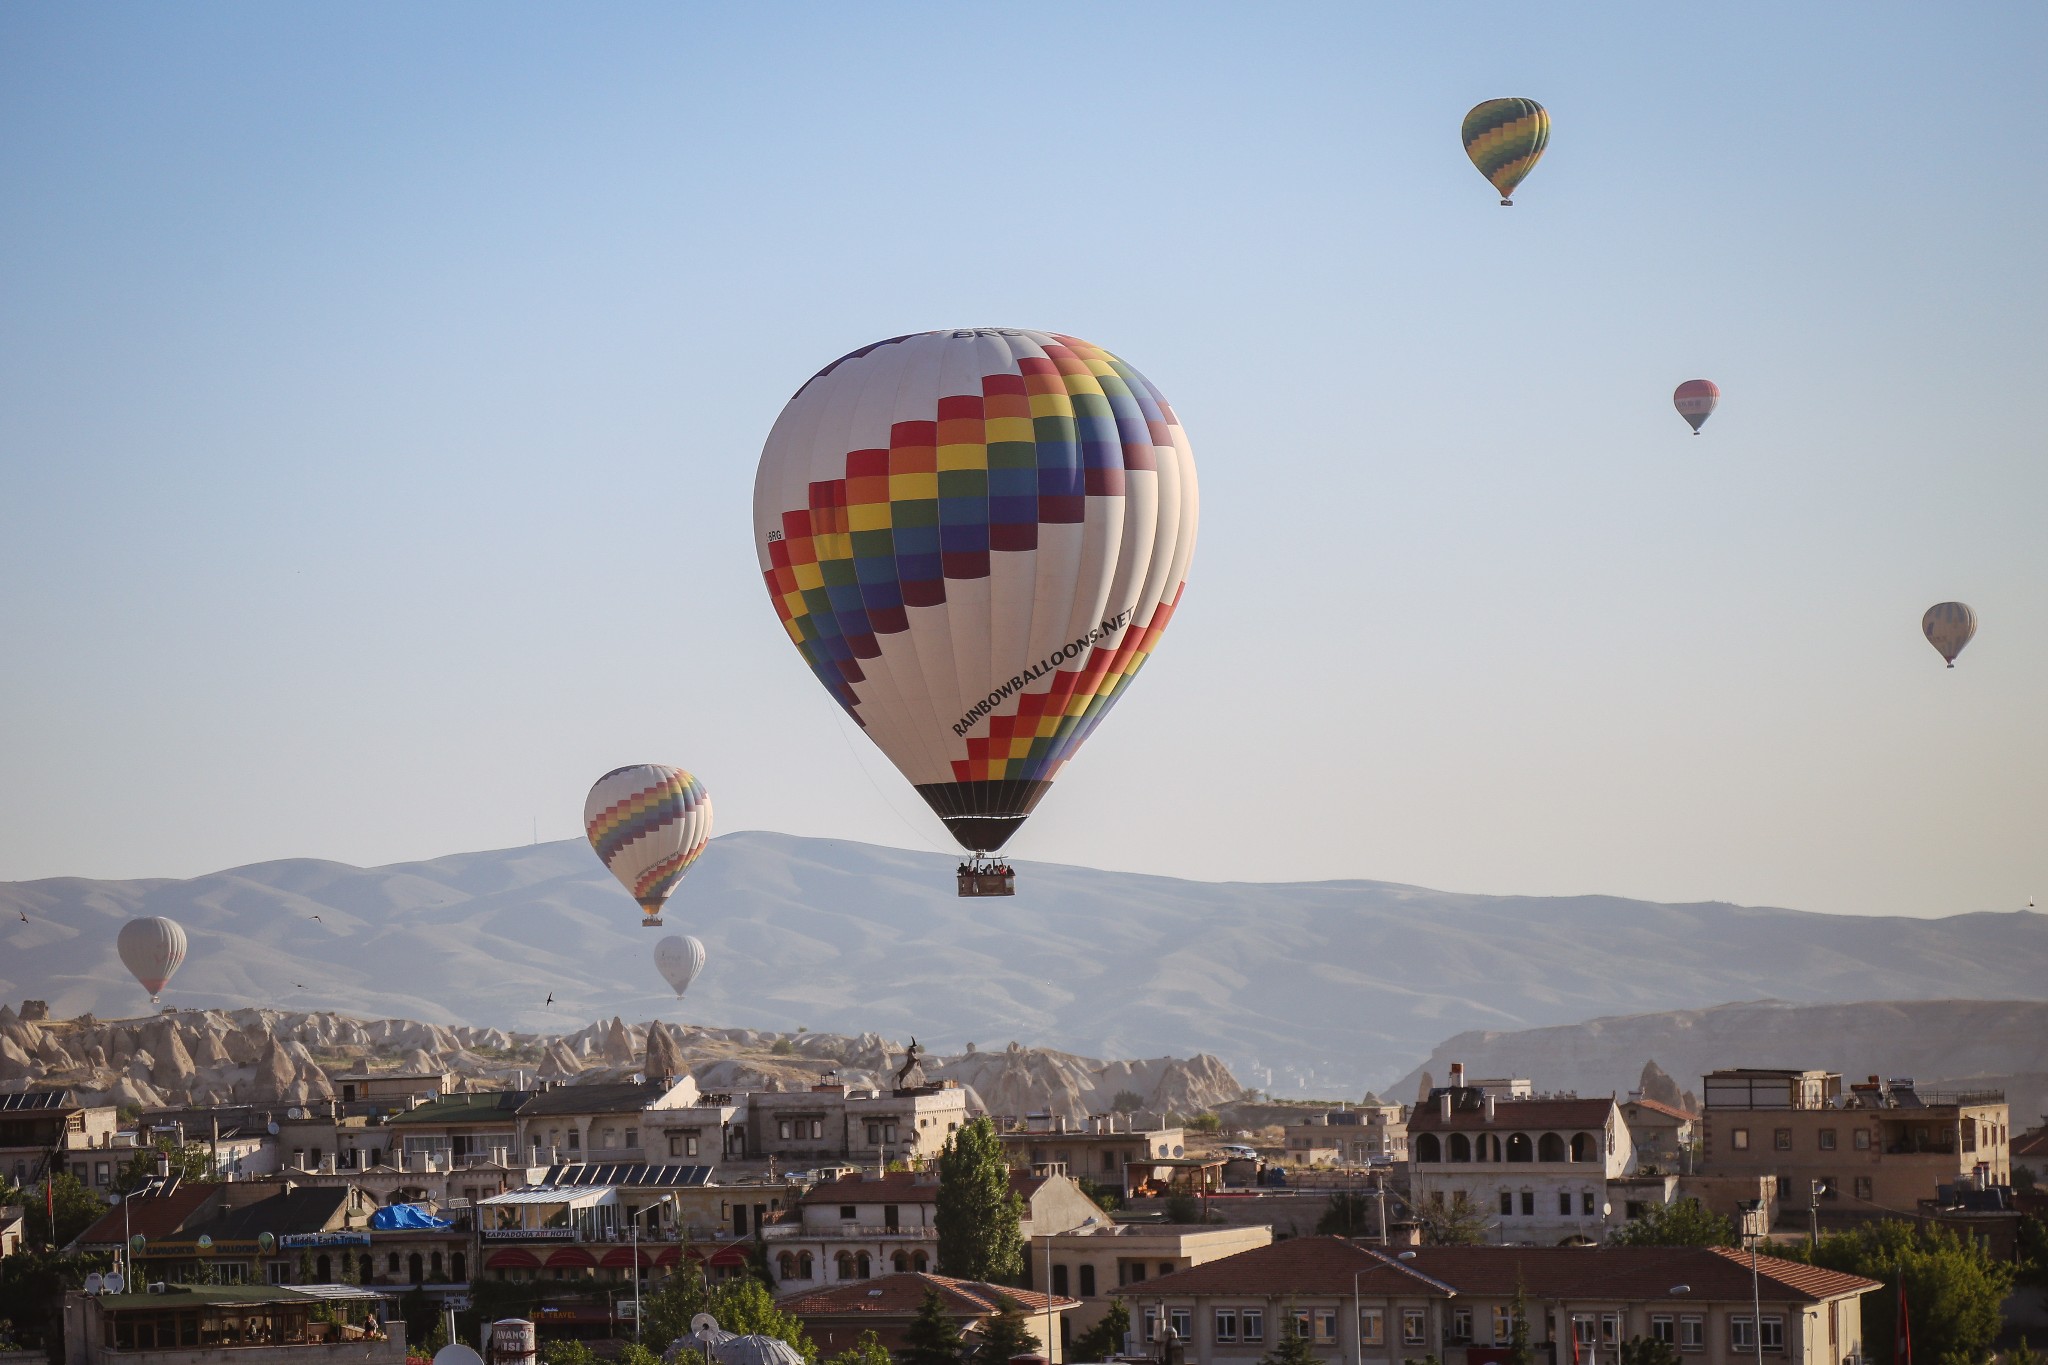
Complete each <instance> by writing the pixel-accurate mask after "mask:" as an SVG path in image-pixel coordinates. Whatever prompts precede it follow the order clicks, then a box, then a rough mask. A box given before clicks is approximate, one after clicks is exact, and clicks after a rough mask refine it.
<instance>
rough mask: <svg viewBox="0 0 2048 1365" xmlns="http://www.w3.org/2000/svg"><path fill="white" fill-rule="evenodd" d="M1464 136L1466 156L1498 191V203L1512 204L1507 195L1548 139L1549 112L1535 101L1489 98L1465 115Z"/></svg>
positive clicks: (1531, 168) (1532, 168)
mask: <svg viewBox="0 0 2048 1365" xmlns="http://www.w3.org/2000/svg"><path fill="white" fill-rule="evenodd" d="M1464 138H1465V155H1466V156H1469V157H1471V158H1472V164H1473V165H1475V166H1477V167H1478V168H1479V173H1480V174H1481V175H1483V176H1485V177H1486V178H1487V179H1488V180H1490V181H1492V182H1493V187H1494V188H1495V189H1497V190H1499V191H1500V202H1501V203H1502V204H1512V203H1514V202H1515V201H1514V200H1513V199H1511V198H1509V197H1508V196H1509V195H1512V194H1513V193H1514V192H1515V186H1517V185H1519V184H1521V183H1522V177H1524V176H1526V175H1528V174H1529V172H1530V171H1532V170H1535V169H1536V162H1537V160H1538V159H1539V158H1540V157H1542V155H1543V148H1544V146H1545V144H1547V143H1548V142H1549V141H1550V113H1549V111H1548V110H1546V109H1545V108H1544V107H1543V106H1542V105H1540V104H1538V103H1537V102H1536V101H1535V100H1520V99H1506V100H1488V101H1486V103H1484V104H1476V105H1474V106H1472V112H1471V113H1469V114H1467V115H1465V131H1464Z"/></svg>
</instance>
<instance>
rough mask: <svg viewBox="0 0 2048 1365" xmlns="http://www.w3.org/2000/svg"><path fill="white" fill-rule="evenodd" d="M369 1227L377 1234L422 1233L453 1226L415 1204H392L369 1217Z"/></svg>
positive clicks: (444, 1219)
mask: <svg viewBox="0 0 2048 1365" xmlns="http://www.w3.org/2000/svg"><path fill="white" fill-rule="evenodd" d="M370 1226H371V1227H373V1228H375V1229H377V1230H378V1231H379V1232H394V1231H400V1232H407V1231H412V1232H416V1231H422V1230H426V1229H429V1228H445V1227H452V1226H454V1225H453V1224H452V1223H450V1222H449V1221H448V1220H447V1219H446V1218H436V1217H434V1215H433V1214H431V1213H428V1212H427V1211H426V1210H425V1209H423V1208H421V1207H420V1206H419V1205H417V1204H393V1205H391V1206H390V1207H388V1208H381V1209H378V1210H377V1211H376V1212H375V1213H373V1214H371V1215H370Z"/></svg>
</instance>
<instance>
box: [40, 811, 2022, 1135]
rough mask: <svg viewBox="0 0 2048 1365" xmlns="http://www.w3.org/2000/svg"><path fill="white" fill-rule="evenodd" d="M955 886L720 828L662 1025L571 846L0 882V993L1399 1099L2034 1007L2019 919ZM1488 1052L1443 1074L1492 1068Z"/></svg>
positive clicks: (1031, 871) (1049, 876) (879, 856)
mask: <svg viewBox="0 0 2048 1365" xmlns="http://www.w3.org/2000/svg"><path fill="white" fill-rule="evenodd" d="M952 871H953V860H952V859H950V858H948V857H946V856H944V855H940V854H931V853H916V852H910V851H906V850H901V849H893V848H880V847H875V846H871V845H865V844H857V843H849V842H842V841H834V840H823V839H804V838H796V837H792V836H788V835H780V834H771V833H755V832H746V833H738V834H730V835H726V836H723V837H721V838H719V839H717V840H715V841H714V842H713V844H712V847H711V849H710V851H709V852H708V853H707V854H706V855H705V857H704V859H703V860H702V862H701V863H700V864H699V865H698V867H697V868H696V869H695V870H694V871H692V873H691V874H690V877H689V879H688V881H687V882H686V883H685V884H684V886H683V889H682V891H681V893H680V894H679V895H678V897H677V898H676V900H675V901H674V902H673V903H672V904H671V907H670V910H669V914H668V921H669V926H670V929H671V931H683V932H689V933H694V934H696V935H698V936H699V937H700V938H702V939H703V940H704V942H705V944H706V945H707V947H708V948H709V951H710V964H709V966H708V967H707V968H706V970H705V972H704V974H703V976H702V977H701V978H700V979H699V980H698V982H697V983H696V985H695V986H693V987H692V988H691V991H690V994H689V997H688V999H687V1000H686V1001H684V1002H682V1003H681V1004H680V1005H679V1004H678V1002H676V1001H675V999H674V997H673V996H672V995H671V994H670V992H669V991H668V990H667V988H666V987H665V986H664V985H663V984H662V982H661V981H660V979H659V978H658V977H657V976H656V975H655V971H654V967H653V963H652V961H651V956H650V950H651V948H652V944H653V942H654V940H655V939H657V938H659V937H660V936H661V935H660V934H659V933H657V932H656V931H654V930H651V929H643V928H641V927H640V925H639V922H638V915H637V913H636V912H635V910H634V908H633V907H632V905H631V904H630V903H629V902H628V901H627V899H626V897H625V895H624V893H623V892H622V891H621V890H620V889H619V887H618V886H617V884H616V883H614V882H613V881H612V880H611V879H610V877H609V876H608V875H607V874H606V873H605V872H604V871H603V869H602V868H601V867H599V865H598V863H597V860H596V859H595V857H594V856H593V855H592V854H591V852H590V850H589V848H588V847H587V846H586V845H584V844H583V843H581V842H577V841H565V842H559V843H550V844H540V845H535V846H532V847H525V848H509V849H498V850H492V851H489V852H482V853H468V854H458V855H453V856H450V857H445V858H438V859H434V860H432V861H428V862H419V863H408V864H398V865H394V866H390V867H381V868H358V867H351V866H347V865H344V864H340V863H332V862H320V861H314V860H310V859H293V860H286V861H280V862H272V863H262V864H256V865H253V866H250V867H242V868H234V869H229V870H227V871H223V872H218V873H213V874H210V875H208V876H203V877H195V878H191V879H186V880H139V881H89V880H83V879H73V878H60V879H52V880H46V881H38V882H20V883H8V884H0V999H7V1000H12V1001H16V1002H19V1001H20V1000H21V999H22V998H24V997H35V998H40V999H46V1000H47V1001H48V1002H49V1004H50V1007H51V1010H52V1012H53V1013H54V1014H56V1015H59V1016H64V1015H75V1014H80V1013H83V1012H86V1011H91V1012H94V1013H96V1014H98V1015H101V1016H134V1015H138V1014H142V1013H145V1012H148V1010H149V1006H148V1001H147V997H146V996H145V995H144V994H143V993H142V992H141V990H140V989H139V988H138V987H137V986H136V985H135V983H134V982H133V981H132V980H131V979H130V978H129V977H128V975H127V973H126V972H125V971H123V970H122V968H121V966H120V964H119V962H118V961H117V960H116V959H115V956H114V952H113V939H114V934H115V931H116V930H117V929H118V928H119V927H120V925H121V923H122V922H123V921H124V920H126V919H128V918H130V917H132V916H135V915H145V914H162V915H168V916H170V917H171V918H173V919H176V920H178V921H179V922H180V923H182V924H183V925H184V926H185V928H186V930H187V932H188V933H189V934H190V937H191V955H190V957H189V958H188V960H187V961H186V963H185V965H184V967H183V969H182V970H181V971H180V972H179V974H178V976H177V977H176V979H175V980H174V981H173V982H172V983H171V986H170V988H169V990H168V992H167V993H166V997H165V1003H166V1004H174V1005H178V1006H180V1007H185V1008H214V1009H220V1010H230V1011H232V1010H242V1009H246V1008H248V1007H251V1006H259V1005H260V1006H273V1007H278V1008H280V1009H283V1010H286V1011H300V1012H306V1011H319V1010H330V1011H337V1012H341V1013H345V1014H349V1015H353V1016H358V1017H361V1018H365V1019H376V1018H383V1017H398V1018H407V1019H417V1020H422V1021H426V1022H429V1023H437V1024H442V1025H451V1026H452V1025H469V1026H473V1027H476V1028H497V1029H502V1030H508V1031H524V1032H531V1033H541V1032H546V1033H562V1034H568V1033H572V1032H574V1031H575V1030H578V1029H580V1028H583V1027H584V1026H585V1025H588V1024H590V1023H591V1022H593V1021H604V1020H609V1019H611V1018H612V1017H613V1016H615V1015H621V1016H623V1017H624V1018H626V1019H639V1020H646V1019H649V1018H662V1019H667V1020H670V1021H678V1020H680V1021H685V1022H695V1023H703V1024H713V1025H717V1026H718V1027H720V1028H730V1029H753V1030H768V1031H793V1030H794V1029H796V1028H797V1027H798V1026H800V1025H801V1026H805V1027H808V1028H809V1029H811V1030H813V1031H818V1032H829V1033H838V1034H845V1035H858V1034H862V1033H866V1032H873V1033H877V1034H882V1035H886V1036H888V1037H891V1038H896V1039H899V1040H907V1039H908V1038H910V1037H911V1036H916V1037H917V1038H918V1039H919V1040H920V1041H921V1042H923V1043H924V1044H925V1045H926V1046H927V1047H929V1048H933V1049H935V1050H938V1051H944V1052H948V1053H960V1052H964V1050H965V1047H966V1044H967V1043H969V1042H973V1043H975V1044H977V1046H978V1048H979V1049H981V1050H983V1051H996V1050H999V1049H1002V1048H1003V1047H1004V1046H1005V1045H1006V1044H1007V1043H1008V1042H1009V1041H1011V1040H1018V1041H1021V1042H1024V1043H1027V1044H1031V1045H1034V1046H1038V1047H1043V1048H1051V1049H1057V1050H1060V1051H1063V1052H1068V1053H1074V1054H1079V1055H1083V1056H1087V1057H1153V1058H1157V1057H1164V1056H1169V1055H1170V1056H1177V1057H1190V1056H1192V1055H1194V1054H1197V1053H1210V1054H1214V1056H1216V1057H1217V1058H1220V1059H1221V1060H1222V1062H1223V1063H1225V1064H1227V1065H1228V1067H1229V1068H1230V1070H1231V1071H1232V1072H1233V1073H1234V1074H1235V1076H1236V1078H1237V1080H1239V1081H1242V1082H1243V1083H1244V1084H1246V1085H1249V1086H1254V1087H1257V1088H1260V1089H1264V1090H1268V1091H1271V1092H1275V1093H1281V1094H1300V1093H1308V1094H1315V1095H1322V1096H1328V1097H1332V1098H1335V1097H1341V1096H1356V1095H1358V1094H1360V1093H1362V1092H1363V1091H1364V1090H1365V1089H1366V1088H1367V1087H1368V1086H1376V1087H1380V1088H1388V1089H1393V1090H1395V1091H1396V1092H1398V1087H1397V1086H1396V1080H1397V1078H1398V1077H1400V1076H1401V1075H1402V1073H1404V1072H1410V1070H1411V1068H1413V1067H1414V1066H1415V1064H1416V1062H1417V1060H1418V1059H1419V1058H1422V1057H1425V1056H1427V1055H1428V1054H1429V1053H1430V1052H1431V1050H1432V1049H1433V1048H1435V1047H1436V1046H1437V1044H1438V1043H1439V1042H1440V1041H1441V1040H1443V1039H1444V1038H1446V1037H1447V1036H1450V1035H1454V1034H1464V1033H1468V1032H1471V1031H1478V1032H1482V1033H1489V1034H1501V1035H1506V1034H1511V1033H1514V1032H1515V1031H1519V1030H1525V1029H1529V1028H1535V1027H1542V1026H1548V1025H1564V1024H1578V1023H1580V1022H1581V1021H1584V1020H1587V1019H1589V1018H1592V1017H1593V1016H1599V1015H1628V1014H1639V1013H1641V1012H1643V1011H1651V1010H1655V1011H1670V1010H1695V1009H1701V1008H1704V1007H1708V1006H1713V1005H1718V1004H1721V1003H1722V1002H1725V1001H1729V1000H1745V999H1748V1000H1753V999H1757V998H1760V997H1773V998H1778V999H1786V1000H1794V1001H1800V1002H1814V1003H1823V1002H1840V1003H1846V1002H1853V1001H1868V1000H1891V1001H1915V1000H1923V1001H1924V1000H1986V1001H1998V1000H2029V1001H2041V1000H2043V999H2044V998H2048V916H2042V915H2038V914H2028V913H2014V914H1975V915H1960V916H1954V917H1951V918H1947V919H1940V920H1921V919H1905V918H1875V917H1862V916H1849V915H1821V914H1812V913H1804V912H1800V911H1794V910H1780V909H1768V908H1754V907H1743V906H1734V905H1726V904H1717V903H1706V904H1695V905H1661V904H1654V903H1649V902H1643V901H1630V900H1623V899H1619V898H1615V897H1605V896H1576V897H1550V898H1543V897H1523V896H1479V895H1466V894H1460V893H1455V892H1443V891H1431V890H1425V889H1422V888H1419V887H1410V886H1400V885H1395V884H1391V883H1384V882H1369V881H1349V882H1322V883H1291V884H1252V883H1206V882H1192V881H1180V880H1175V879H1172V878H1166V877H1151V876H1139V875H1134V874H1127V873H1115V872H1101V871H1096V870H1093V869H1088V868H1080V867H1068V866H1060V865H1053V864H1034V863H1026V864H1020V866H1019V891H1018V894H1017V896H1016V897H1015V898H1014V899H1009V900H960V899H957V898H956V897H955V896H954V894H953V878H952ZM22 914H26V915H27V916H28V922H27V923H23V922H22V920H21V915H22ZM315 915H317V916H318V917H319V918H318V919H317V920H316V919H314V916H315ZM550 993H552V995H553V997H554V1003H553V1005H552V1006H549V1005H547V1004H545V1003H544V1002H545V1001H546V999H547V997H548V996H549V995H550ZM1709 1013H1711V1011H1709ZM1588 1027H1591V1026H1590V1025H1588ZM2036 1036H2037V1037H2038V1036H2040V1034H2039V1033H2037V1034H2036ZM1630 1046H1634V1044H1632V1043H1631V1044H1630ZM1482 1055H1483V1054H1481V1053H1479V1052H1476V1051H1475V1052H1473V1053H1472V1054H1471V1055H1467V1056H1465V1057H1463V1058H1462V1060H1464V1061H1466V1062H1467V1063H1468V1065H1472V1066H1474V1067H1476V1068H1477V1069H1479V1070H1482V1071H1483V1070H1486V1069H1487V1067H1486V1066H1485V1065H1483V1064H1482V1061H1481V1058H1482ZM1644 1055H1649V1056H1655V1057H1656V1058H1657V1060H1658V1061H1659V1062H1660V1063H1661V1064H1663V1065H1664V1066H1665V1067H1666V1069H1667V1070H1670V1071H1671V1072H1672V1074H1673V1075H1674V1076H1677V1077H1678V1078H1679V1079H1680V1081H1681V1083H1685V1084H1693V1083H1694V1082H1691V1081H1688V1080H1687V1079H1686V1073H1685V1070H1684V1067H1685V1065H1686V1063H1685V1062H1684V1060H1683V1058H1682V1057H1681V1056H1680V1054H1679V1053H1678V1051H1677V1050H1676V1049H1675V1048H1673V1047H1670V1046H1668V1045H1665V1046H1664V1047H1663V1050H1659V1048H1658V1046H1650V1047H1649V1050H1648V1052H1647V1053H1644V1052H1642V1051H1641V1049H1638V1050H1637V1055H1635V1056H1634V1059H1633V1062H1632V1065H1633V1066H1634V1067H1636V1068H1640V1066H1641V1062H1642V1058H1643V1056H1644ZM1859 1055H1860V1054H1859ZM1717 1058H1718V1054H1717ZM1725 1060H1740V1059H1725ZM1801 1060H1802V1059H1800V1058H1794V1059H1792V1061H1793V1062H1795V1063H1797V1062H1800V1061H1801ZM1715 1064H1722V1060H1717V1061H1716V1062H1715ZM1813 1064H1815V1065H1829V1066H1832V1065H1836V1064H1837V1062H1836V1061H1831V1060H1828V1059H1826V1058H1815V1059H1813ZM1841 1064H1842V1065H1848V1062H1847V1060H1846V1059H1842V1061H1841ZM1912 1064H1913V1063H1911V1062H1910V1061H1907V1062H1899V1061H1894V1062H1891V1063H1887V1065H1889V1066H1891V1067H1892V1068H1894V1069H1896V1068H1898V1067H1899V1066H1902V1065H1912ZM1602 1065H1605V1064H1604V1063H1603V1064H1602ZM1859 1065H1860V1063H1859ZM1873 1069H1882V1067H1878V1066H1877V1065H1876V1064H1875V1062H1873ZM1577 1074H1578V1073H1577V1072H1573V1073H1571V1075H1572V1076H1576V1075H1577ZM1585 1074H1586V1075H1587V1076H1589V1077H1591V1076H1593V1075H1594V1074H1595V1072H1593V1071H1591V1070H1589V1071H1587V1072H1586V1073H1585ZM1597 1074H1598V1075H1600V1076H1605V1075H1607V1074H1608V1071H1605V1070H1603V1071H1599V1072H1598V1073H1597ZM1539 1079H1541V1080H1543V1081H1544V1082H1545V1083H1546V1084H1551V1085H1556V1086H1564V1085H1579V1086H1580V1087H1581V1088H1607V1086H1608V1085H1609V1084H1611V1083H1612V1082H1608V1081H1598V1082H1595V1081H1592V1080H1587V1081H1579V1080H1575V1079H1569V1078H1568V1077H1567V1076H1566V1074H1565V1073H1563V1072H1560V1073H1559V1074H1558V1075H1555V1076H1552V1075H1547V1074H1546V1075H1545V1076H1543V1077H1540V1078H1539ZM1631 1079H1632V1078H1631ZM1398 1097H1399V1098H1404V1099H1405V1098H1409V1095H1408V1094H1406V1093H1399V1095H1398Z"/></svg>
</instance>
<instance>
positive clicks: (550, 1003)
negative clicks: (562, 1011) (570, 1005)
mask: <svg viewBox="0 0 2048 1365" xmlns="http://www.w3.org/2000/svg"><path fill="white" fill-rule="evenodd" d="M554 1003H555V993H554V992H553V991H549V992H548V1002H547V1004H546V1005H544V1006H542V1008H543V1009H550V1008H553V1006H554Z"/></svg>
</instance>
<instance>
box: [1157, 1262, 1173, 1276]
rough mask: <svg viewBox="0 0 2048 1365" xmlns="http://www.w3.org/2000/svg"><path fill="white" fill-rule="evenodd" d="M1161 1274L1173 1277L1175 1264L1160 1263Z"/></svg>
mask: <svg viewBox="0 0 2048 1365" xmlns="http://www.w3.org/2000/svg"><path fill="white" fill-rule="evenodd" d="M1159 1273H1160V1274H1162V1275H1171V1274H1172V1273H1173V1262H1172V1261H1161V1262H1160V1263H1159Z"/></svg>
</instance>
